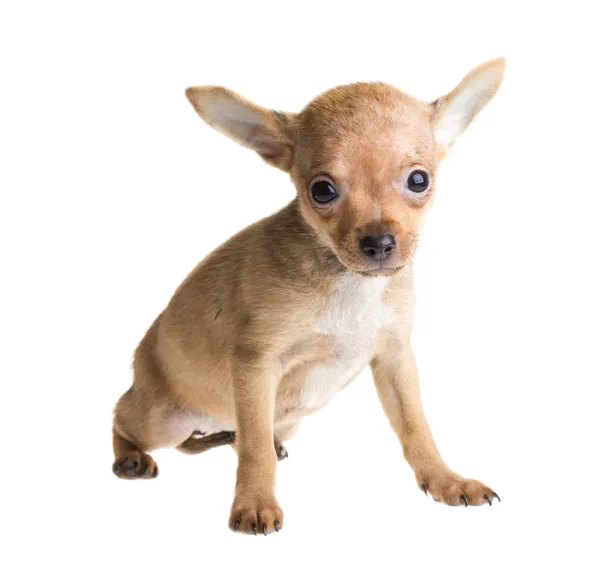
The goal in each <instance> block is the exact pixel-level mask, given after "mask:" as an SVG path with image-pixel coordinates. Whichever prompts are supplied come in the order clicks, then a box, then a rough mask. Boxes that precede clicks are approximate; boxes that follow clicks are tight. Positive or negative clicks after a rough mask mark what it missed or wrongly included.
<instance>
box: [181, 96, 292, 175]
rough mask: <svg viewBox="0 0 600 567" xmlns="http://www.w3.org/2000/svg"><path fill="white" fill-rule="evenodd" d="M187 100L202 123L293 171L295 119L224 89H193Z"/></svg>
mask: <svg viewBox="0 0 600 567" xmlns="http://www.w3.org/2000/svg"><path fill="white" fill-rule="evenodd" d="M185 94H186V96H187V97H188V99H189V101H190V102H191V103H192V106H193V107H194V108H195V109H196V112H198V114H199V115H200V116H201V117H202V119H203V120H204V121H205V122H206V123H207V124H208V125H209V126H212V127H213V128H214V129H215V130H218V131H219V132H221V133H222V134H225V135H226V136H228V137H229V138H231V139H232V140H234V141H236V142H237V143H238V144H241V145H242V146H245V147H247V148H250V149H252V150H254V151H256V152H257V153H258V154H259V155H260V157H262V158H263V159H264V160H265V161H266V162H267V163H270V164H271V165H274V166H275V167H278V168H279V169H283V170H284V171H289V170H290V168H291V166H292V160H293V156H294V144H293V135H292V123H293V119H294V115H293V114H291V113H283V112H276V111H274V110H268V109H266V108H263V107H262V106H258V105H257V104H254V103H253V102H250V101H249V100H246V99H245V98H244V97H242V96H240V95H239V94H237V93H235V92H233V91H230V90H229V89H226V88H223V87H190V88H189V89H187V90H186V91H185Z"/></svg>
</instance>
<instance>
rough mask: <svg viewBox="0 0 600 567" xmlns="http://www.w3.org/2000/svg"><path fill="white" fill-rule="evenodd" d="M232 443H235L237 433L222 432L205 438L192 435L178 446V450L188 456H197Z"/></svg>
mask: <svg viewBox="0 0 600 567" xmlns="http://www.w3.org/2000/svg"><path fill="white" fill-rule="evenodd" d="M232 443H235V433H234V432H233V431H221V432H219V433H213V434H212V435H206V436H204V437H196V436H194V435H192V436H190V437H188V438H187V439H186V440H185V441H184V442H183V443H182V444H181V445H178V446H177V449H178V450H179V451H181V452H182V453H187V454H188V455H197V454H198V453H204V451H208V450H209V449H214V448H215V447H221V446H222V445H231V444H232Z"/></svg>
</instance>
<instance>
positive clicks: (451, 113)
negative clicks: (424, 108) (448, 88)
mask: <svg viewBox="0 0 600 567" xmlns="http://www.w3.org/2000/svg"><path fill="white" fill-rule="evenodd" d="M505 63H506V62H505V59H504V58H500V59H494V60H492V61H488V62H487V63H484V64H483V65H480V66H479V67H476V68H475V69H473V70H472V71H471V72H470V73H469V74H468V75H467V76H466V77H465V78H464V79H463V80H462V81H461V83H460V85H458V87H456V88H455V89H454V90H453V91H452V92H451V93H449V94H447V95H446V96H443V97H441V98H439V99H438V100H436V101H435V102H433V103H432V107H433V132H434V136H435V141H436V143H437V145H438V148H439V150H440V152H441V153H442V154H444V153H445V151H446V150H447V149H448V148H449V147H450V146H451V145H452V143H453V142H454V140H455V139H456V138H457V137H458V136H459V135H460V134H462V132H463V131H464V130H465V128H466V127H467V126H468V125H469V123H470V122H471V120H473V118H475V116H477V114H478V113H479V111H480V110H481V109H482V108H483V107H484V106H485V105H486V104H487V103H488V102H489V101H490V100H491V99H492V97H493V96H494V95H495V94H496V91H497V90H498V87H499V86H500V83H501V82H502V78H503V77H504V67H505Z"/></svg>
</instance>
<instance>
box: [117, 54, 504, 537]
mask: <svg viewBox="0 0 600 567" xmlns="http://www.w3.org/2000/svg"><path fill="white" fill-rule="evenodd" d="M503 69H504V61H503V60H496V61H493V62H489V63H487V64H485V65H483V66H481V67H480V68H478V69H476V70H474V71H472V72H471V73H470V74H469V75H468V76H467V77H466V78H465V80H464V81H463V83H461V85H459V87H457V89H455V90H454V91H453V92H452V93H450V94H449V95H447V96H446V97H443V98H442V99H439V100H438V101H436V102H435V103H433V104H431V105H430V104H426V103H423V102H419V101H417V100H415V99H413V98H411V97H409V96H408V95H406V94H404V93H401V92H400V91H398V90H397V89H395V88H393V87H391V86H389V85H385V84H367V83H358V84H352V85H347V86H343V87H338V88H335V89H332V90H330V91H328V92H326V93H324V94H322V95H321V96H319V97H317V98H316V99H315V100H313V101H312V102H311V103H310V104H308V106H306V107H305V109H304V110H303V111H302V112H300V113H299V114H291V113H281V112H275V111H269V110H266V109H263V108H261V107H259V106H257V105H255V104H253V103H250V102H248V101H246V100H245V99H243V98H242V97H240V96H239V95H237V94H235V93H232V92H231V91H228V90H226V89H223V88H221V87H194V88H191V89H188V91H187V92H186V94H187V96H188V98H189V99H190V101H191V102H192V104H193V105H194V107H195V109H196V110H197V111H198V113H199V114H200V116H202V118H204V119H205V120H206V122H208V123H209V124H210V125H212V126H213V127H215V128H216V129H217V130H219V131H221V132H223V133H224V134H226V135H228V136H230V137H231V138H232V139H234V140H235V141H237V142H239V143H241V144H242V145H245V146H247V147H250V148H252V149H255V150H256V151H257V152H258V153H259V154H260V155H261V156H262V157H263V159H265V160H266V161H267V162H269V163H271V164H272V165H275V166H276V167H279V168H281V169H283V170H284V171H288V172H289V173H290V176H291V178H292V180H293V182H294V184H295V186H296V188H297V197H296V199H295V200H294V201H293V202H291V203H290V204H289V205H288V206H287V207H285V208H284V209H283V210H281V211H280V212H278V213H276V214H275V215H273V216H271V217H269V218H266V219H264V220H262V221H260V222H258V223H256V224H254V225H252V226H250V227H248V228H246V229H245V230H243V231H242V232H240V233H239V234H237V235H236V236H234V237H233V238H231V239H230V240H229V241H228V242H226V243H225V244H223V245H222V246H220V247H219V248H217V249H216V250H215V251H214V252H213V253H211V254H210V255H209V256H208V257H207V258H206V259H205V260H203V261H202V262H201V263H200V264H199V265H198V266H197V267H196V269H195V270H194V271H193V272H192V273H191V274H190V275H189V276H188V278H187V279H186V280H185V281H184V282H183V283H182V284H181V286H180V287H179V289H178V290H177V291H176V292H175V294H174V296H173V298H172V299H171V301H170V303H169V305H168V306H167V308H166V309H165V310H164V312H163V313H162V314H161V315H160V316H159V317H158V318H157V319H156V321H155V322H154V324H153V325H152V327H151V328H150V330H149V331H148V333H147V334H146V336H145V337H144V339H143V340H142V342H141V343H140V345H139V347H138V348H137V350H136V353H135V357H134V383H133V386H132V387H131V388H130V389H129V390H128V392H127V393H126V394H124V396H123V397H122V398H121V399H120V400H119V402H118V404H117V407H116V411H115V419H114V448H115V456H116V460H115V464H114V471H115V473H116V474H117V475H118V476H121V477H123V478H144V477H153V476H156V474H157V473H158V469H157V468H156V463H154V461H153V460H152V458H151V457H150V456H149V455H148V454H147V453H148V452H150V451H152V450H154V449H157V448H159V447H168V446H171V447H178V448H179V449H180V450H182V451H184V452H188V453H189V452H192V453H197V452H202V451H204V450H207V449H210V448H212V447H216V446H219V445H224V444H232V445H234V446H235V448H236V450H237V452H238V456H239V465H238V473H237V485H236V496H235V500H234V503H233V507H232V512H231V518H230V527H232V528H233V529H235V530H239V531H242V532H246V533H256V532H257V531H261V532H263V533H265V534H267V533H269V532H271V531H273V530H278V529H280V528H281V527H282V526H283V513H282V511H281V509H280V508H279V505H278V504H277V501H276V499H275V495H274V487H275V469H276V461H277V458H278V457H279V458H282V456H284V455H285V454H286V453H285V449H284V448H283V447H282V446H281V442H282V441H285V440H286V439H288V438H289V437H290V436H291V435H292V434H293V433H294V431H295V430H296V428H297V426H298V424H299V422H300V420H301V419H303V418H304V417H305V416H307V415H310V414H311V413H313V412H314V411H316V410H317V409H319V407H322V405H324V404H325V403H327V401H329V399H330V397H331V396H332V395H334V394H335V393H336V392H337V391H338V390H339V389H341V388H343V387H345V386H346V385H347V384H348V383H349V382H350V381H351V380H352V378H353V377H354V376H355V375H356V374H357V373H358V372H360V370H361V369H362V368H363V367H364V366H365V365H366V364H369V363H370V364H371V368H372V371H373V375H374V379H375V384H376V386H377V391H378V393H379V396H380V398H381V402H382V405H383V407H384V410H385V412H386V414H387V416H388V418H389V420H390V422H391V424H392V426H393V428H394V429H395V431H396V432H397V434H398V437H399V438H400V440H401V442H402V446H403V448H404V454H405V456H406V459H407V460H408V462H409V463H410V465H411V466H412V467H413V469H414V471H415V475H416V477H417V481H418V483H419V485H420V486H421V487H422V488H423V489H424V490H427V491H429V492H430V493H431V494H432V495H433V497H434V498H435V499H438V500H441V501H443V502H446V503H448V504H466V503H468V504H473V505H477V504H482V503H486V502H489V503H491V500H492V499H493V497H494V495H495V493H494V492H493V491H491V490H490V489H489V488H487V487H486V486H484V485H483V484H481V483H479V482H478V481H474V480H466V479H464V478H462V477H460V476H458V475H456V474H455V473H453V472H452V471H451V470H450V469H449V468H448V467H447V466H446V465H445V463H444V461H443V460H442V458H441V457H440V455H439V453H438V451H437V448H436V446H435V443H434V441H433V438H432V435H431V432H430V430H429V427H428V425H427V421H426V419H425V416H424V414H423V409H422V407H421V402H420V396H419V385H418V375H417V370H416V366H415V362H414V358H413V355H412V350H411V346H410V333H411V328H412V309H413V302H414V292H413V281H412V266H411V260H412V257H413V255H414V253H415V250H416V246H417V242H418V236H419V232H420V229H421V225H422V222H423V217H424V215H425V213H426V211H427V209H428V208H429V206H430V204H431V201H432V198H433V195H434V192H435V173H436V169H437V165H438V161H439V159H440V157H441V156H442V155H443V154H444V153H445V151H446V150H447V147H448V145H449V144H450V143H451V142H452V141H453V139H454V137H456V135H458V134H459V133H460V131H462V129H464V127H466V126H467V125H468V123H469V122H470V120H471V119H472V118H473V117H474V116H475V115H476V114H477V113H478V112H479V110H481V108H482V107H483V106H484V105H485V104H486V103H487V102H488V101H489V99H490V98H491V97H492V96H493V94H494V92H495V91H496V89H497V88H498V86H499V84H500V82H501V79H502V73H503ZM415 168H417V169H419V170H424V171H425V172H427V173H428V175H429V177H430V180H431V188H430V190H428V191H427V192H426V194H423V195H417V194H415V193H412V192H410V191H408V190H407V189H406V188H405V184H406V180H407V179H408V176H409V175H410V173H411V172H412V171H414V170H415ZM316 180H327V181H328V182H330V183H332V184H333V185H334V186H335V187H336V190H337V191H338V194H339V195H340V197H339V199H337V200H336V201H335V202H333V203H332V204H331V205H327V206H321V205H319V204H318V203H315V202H314V201H313V200H312V199H311V197H310V193H309V189H310V187H311V184H312V183H314V182H315V181H316ZM384 234H391V235H393V236H394V238H395V241H396V248H395V249H394V250H393V252H391V253H390V254H389V256H387V257H386V258H385V259H383V260H381V261H380V262H379V264H378V265H377V264H374V263H373V260H372V259H370V258H369V257H368V256H366V255H365V252H363V250H362V249H361V247H360V246H359V242H360V239H361V238H363V237H365V236H370V235H375V236H382V235H384Z"/></svg>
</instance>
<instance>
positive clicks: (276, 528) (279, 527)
mask: <svg viewBox="0 0 600 567" xmlns="http://www.w3.org/2000/svg"><path fill="white" fill-rule="evenodd" d="M273 525H274V526H275V531H276V532H278V531H279V530H280V529H281V524H280V523H279V520H275V521H274V522H273Z"/></svg>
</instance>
